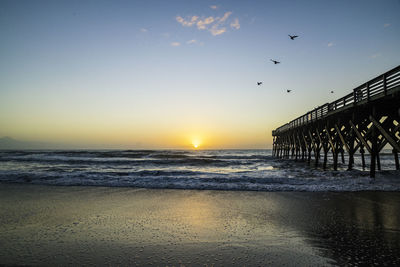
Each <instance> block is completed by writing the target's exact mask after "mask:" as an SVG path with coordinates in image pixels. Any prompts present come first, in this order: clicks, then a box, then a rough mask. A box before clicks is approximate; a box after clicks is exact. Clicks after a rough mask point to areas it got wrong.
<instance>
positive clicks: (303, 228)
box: [0, 184, 400, 266]
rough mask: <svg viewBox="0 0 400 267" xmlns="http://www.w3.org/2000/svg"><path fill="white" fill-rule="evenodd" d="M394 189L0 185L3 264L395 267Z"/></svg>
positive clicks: (398, 238) (397, 197) (398, 223)
mask: <svg viewBox="0 0 400 267" xmlns="http://www.w3.org/2000/svg"><path fill="white" fill-rule="evenodd" d="M399 211H400V193H398V192H355V193H313V192H244V191H207V190H204V191H201V190H162V189H137V188H107V187H82V186H80V187H73V186H69V187H68V186H43V185H22V184H0V240H1V242H0V264H2V265H41V266H54V265H59V266H65V265H96V266H101V265H122V266H128V265H137V266H151V265H152V266H167V265H168V266H173V265H174V266H180V265H184V266H200V265H202V266H204V265H207V266H228V265H229V266H231V265H237V266H266V265H269V266H282V265H285V266H322V265H323V266H327V265H349V266H356V265H363V264H368V265H379V266H384V265H399V264H400V256H399V255H400V213H399Z"/></svg>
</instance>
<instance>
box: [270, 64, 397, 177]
mask: <svg viewBox="0 0 400 267" xmlns="http://www.w3.org/2000/svg"><path fill="white" fill-rule="evenodd" d="M272 136H273V152H272V153H273V155H274V156H275V157H278V158H282V159H289V158H292V159H295V160H302V161H306V162H307V163H308V164H309V165H310V164H311V160H312V155H313V158H314V164H315V166H316V167H318V164H319V163H320V161H322V159H321V155H322V154H323V156H324V158H323V161H322V164H323V165H322V166H323V168H324V169H326V166H327V161H328V153H329V152H332V155H333V168H334V170H337V166H338V158H339V156H340V158H341V160H342V163H345V154H346V155H347V157H348V169H349V170H351V169H352V168H353V164H354V154H355V153H357V152H359V153H360V154H361V160H362V166H363V168H364V169H365V167H366V163H365V159H366V156H369V159H370V164H369V169H370V176H371V177H375V172H376V169H378V170H380V169H381V164H380V157H379V153H380V152H381V151H382V149H383V148H384V147H385V146H390V147H391V148H392V153H393V157H394V162H395V166H394V167H395V168H396V169H397V170H399V157H398V153H399V151H400V65H399V66H397V67H396V68H394V69H392V70H390V71H388V72H386V73H384V74H382V75H379V76H378V77H376V78H374V79H372V80H370V81H368V82H366V83H364V84H362V85H360V86H358V87H357V88H355V89H353V91H352V92H351V93H350V94H348V95H346V96H344V97H342V98H339V99H338V100H336V101H333V102H331V103H326V104H324V105H323V106H321V107H318V108H316V109H314V110H312V111H309V112H307V113H306V114H304V115H302V116H300V117H298V118H296V119H294V120H292V121H290V122H289V123H286V124H285V125H282V126H281V127H279V128H277V129H276V130H274V131H272Z"/></svg>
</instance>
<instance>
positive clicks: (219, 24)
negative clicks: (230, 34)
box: [175, 5, 240, 36]
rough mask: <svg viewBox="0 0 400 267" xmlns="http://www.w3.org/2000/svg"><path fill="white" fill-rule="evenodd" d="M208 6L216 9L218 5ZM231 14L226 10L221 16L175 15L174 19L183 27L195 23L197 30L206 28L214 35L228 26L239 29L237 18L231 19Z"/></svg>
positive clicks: (220, 32) (221, 32)
mask: <svg viewBox="0 0 400 267" xmlns="http://www.w3.org/2000/svg"><path fill="white" fill-rule="evenodd" d="M210 8H212V9H217V8H218V7H217V6H215V5H213V6H210ZM231 15H232V12H231V11H227V12H225V13H224V14H223V16H222V17H213V16H209V17H205V16H202V17H199V16H189V17H181V16H176V17H175V19H176V21H177V22H178V23H180V24H181V25H182V26H184V27H191V26H193V25H195V26H196V28H197V29H198V30H207V31H209V32H210V33H211V34H212V35H213V36H216V35H220V34H223V33H225V32H226V31H227V27H228V26H230V27H231V28H232V29H235V30H238V29H240V23H239V19H237V18H235V19H234V20H231V19H230V16H231Z"/></svg>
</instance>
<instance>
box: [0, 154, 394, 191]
mask: <svg viewBox="0 0 400 267" xmlns="http://www.w3.org/2000/svg"><path fill="white" fill-rule="evenodd" d="M0 162H1V164H0V182H5V183H32V184H51V185H76V186H86V185H92V186H128V187H142V188H177V189H178V188H179V189H218V190H257V191H360V190H386V191H388V190H389V191H396V190H400V179H399V178H398V177H399V176H400V175H399V172H398V171H388V170H386V169H390V168H393V166H394V165H393V157H392V155H391V154H388V155H385V154H383V155H382V156H381V165H382V169H384V170H383V171H380V172H378V174H377V175H378V176H377V178H376V179H371V178H369V176H368V171H365V170H362V167H361V165H360V164H361V163H360V158H359V157H358V156H357V155H356V158H355V170H352V171H345V169H346V168H347V165H346V164H342V163H339V169H340V171H333V170H332V166H331V165H328V170H327V171H323V170H321V169H320V168H313V167H310V166H307V165H306V164H305V163H304V162H295V161H291V160H279V159H276V158H273V157H271V151H268V150H266V151H242V150H236V151H230V150H228V151H183V150H182V151H175V150H174V151H169V150H168V151H161V150H124V151H119V150H118V151H114V150H112V151H111V150H110V151H89V150H79V151H0ZM329 162H331V158H329Z"/></svg>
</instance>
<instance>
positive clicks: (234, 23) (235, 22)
mask: <svg viewBox="0 0 400 267" xmlns="http://www.w3.org/2000/svg"><path fill="white" fill-rule="evenodd" d="M231 28H233V29H236V30H239V29H240V24H239V19H237V18H236V19H235V20H234V21H233V22H231Z"/></svg>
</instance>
